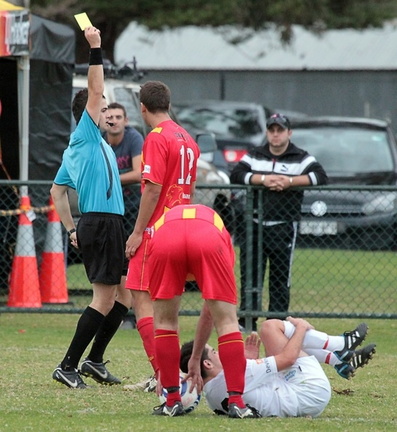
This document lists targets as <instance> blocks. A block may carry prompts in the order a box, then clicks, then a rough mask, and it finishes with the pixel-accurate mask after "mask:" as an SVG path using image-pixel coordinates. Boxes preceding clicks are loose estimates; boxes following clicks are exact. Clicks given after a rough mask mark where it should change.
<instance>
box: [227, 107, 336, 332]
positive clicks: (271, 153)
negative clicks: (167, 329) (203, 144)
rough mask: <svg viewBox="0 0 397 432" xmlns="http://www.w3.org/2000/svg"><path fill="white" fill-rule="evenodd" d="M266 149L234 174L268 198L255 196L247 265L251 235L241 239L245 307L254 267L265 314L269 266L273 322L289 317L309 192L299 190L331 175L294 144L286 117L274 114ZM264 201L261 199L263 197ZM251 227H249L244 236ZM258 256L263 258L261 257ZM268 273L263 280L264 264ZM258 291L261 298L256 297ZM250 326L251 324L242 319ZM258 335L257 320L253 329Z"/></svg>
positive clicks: (254, 280)
mask: <svg viewBox="0 0 397 432" xmlns="http://www.w3.org/2000/svg"><path fill="white" fill-rule="evenodd" d="M266 127H267V131H266V138H267V140H266V141H265V144H264V145H262V146H260V147H255V148H253V149H252V150H250V151H249V152H248V153H247V154H246V155H245V156H244V157H243V158H242V159H241V160H240V162H239V163H238V164H237V165H236V166H235V168H234V169H233V171H232V173H231V176H230V180H231V182H232V183H234V184H245V185H258V186H263V188H264V190H263V193H262V195H259V193H258V192H259V191H258V190H256V191H254V193H255V200H254V218H253V221H252V223H253V243H252V244H253V250H252V260H250V261H249V262H247V258H248V257H247V248H248V247H249V245H248V244H247V242H246V236H245V233H243V234H242V235H241V236H240V242H239V243H240V271H241V304H240V310H242V311H244V310H245V309H246V287H247V274H246V273H247V264H249V265H250V266H251V267H252V287H253V289H254V293H253V304H252V307H253V310H254V311H255V310H258V311H259V310H261V305H262V299H261V298H258V297H259V296H258V293H261V292H262V286H263V279H264V274H265V270H266V263H267V261H269V309H268V311H269V312H272V315H271V316H272V317H273V318H280V319H284V318H285V317H286V316H287V315H288V307H289V301H290V285H291V268H292V259H293V252H294V247H295V240H296V235H297V227H298V221H299V220H300V217H301V216H300V212H301V205H302V200H303V191H302V190H297V189H296V186H311V185H313V186H317V185H323V184H326V183H327V181H328V177H327V174H326V173H325V171H324V169H323V167H322V166H321V165H320V164H319V163H318V162H317V160H316V159H315V158H314V157H313V156H311V155H310V154H309V153H307V152H306V151H305V150H303V149H300V148H298V147H297V146H295V145H294V144H293V143H292V142H291V141H290V138H291V135H292V130H291V124H290V121H289V119H288V118H287V117H286V116H284V115H282V114H279V113H277V114H273V115H272V116H271V117H269V118H268V120H267V123H266ZM260 196H261V197H262V199H259V197H260ZM258 208H261V209H262V211H263V241H262V244H261V245H260V247H258V242H259V239H258ZM245 226H246V222H244V223H243V227H242V229H243V230H244V228H245ZM258 250H259V251H260V252H258ZM261 261H262V272H261V274H260V275H259V277H258V264H259V263H260V262H261ZM255 291H256V292H255ZM240 324H241V325H242V326H245V319H244V318H242V319H240ZM253 330H256V320H255V321H254V324H253Z"/></svg>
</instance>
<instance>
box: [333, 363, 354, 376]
mask: <svg viewBox="0 0 397 432" xmlns="http://www.w3.org/2000/svg"><path fill="white" fill-rule="evenodd" d="M334 369H335V370H336V372H338V374H339V375H340V376H341V377H342V378H344V379H347V380H349V379H350V378H353V377H354V374H355V372H356V369H355V368H354V367H353V366H352V365H351V364H350V363H347V362H342V363H339V364H337V365H335V366H334Z"/></svg>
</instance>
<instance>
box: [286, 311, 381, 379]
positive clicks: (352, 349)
mask: <svg viewBox="0 0 397 432" xmlns="http://www.w3.org/2000/svg"><path fill="white" fill-rule="evenodd" d="M293 322H294V319H293V318H290V319H289V321H283V324H284V332H285V335H286V336H287V337H288V338H290V337H292V335H293V334H294V332H295V326H294V325H293ZM367 332H368V326H367V325H366V324H365V323H361V324H359V325H358V326H357V327H356V328H355V329H354V330H352V331H346V332H344V333H343V334H342V335H339V336H330V335H328V334H326V333H324V332H320V331H318V330H315V329H312V330H309V331H307V332H306V336H305V339H304V341H303V346H302V349H303V350H304V351H305V352H306V353H307V354H309V355H313V356H314V357H316V359H317V360H318V361H319V362H320V363H325V364H329V365H331V366H333V367H334V368H335V370H336V371H337V372H338V374H339V375H340V376H341V377H342V378H346V379H349V378H351V377H352V376H354V373H355V370H356V369H357V368H358V367H363V366H365V365H366V364H368V362H369V360H370V359H372V357H373V354H374V353H375V347H376V345H375V344H369V345H367V346H366V347H364V348H362V349H360V350H356V348H357V347H358V346H359V345H360V344H361V343H362V342H363V340H364V339H365V337H366V335H367Z"/></svg>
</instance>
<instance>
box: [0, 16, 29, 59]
mask: <svg viewBox="0 0 397 432" xmlns="http://www.w3.org/2000/svg"><path fill="white" fill-rule="evenodd" d="M29 26H30V22H29V11H28V10H16V11H14V10H13V11H0V57H2V56H18V55H27V54H29Z"/></svg>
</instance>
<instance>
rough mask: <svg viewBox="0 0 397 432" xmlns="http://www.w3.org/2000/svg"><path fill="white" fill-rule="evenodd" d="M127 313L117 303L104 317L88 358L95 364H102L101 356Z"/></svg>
mask: <svg viewBox="0 0 397 432" xmlns="http://www.w3.org/2000/svg"><path fill="white" fill-rule="evenodd" d="M127 313H128V308H127V307H126V306H124V305H123V304H121V303H119V302H118V301H115V302H114V306H113V308H112V310H111V311H110V312H109V313H108V314H107V315H106V316H105V319H104V320H103V321H102V324H101V326H100V327H99V329H98V331H97V333H96V335H95V339H94V343H93V344H92V348H91V351H90V353H89V354H88V356H87V357H88V358H89V359H90V360H91V361H93V362H95V363H102V362H103V354H104V353H105V350H106V348H107V346H108V345H109V342H110V341H111V340H112V338H113V336H114V334H115V333H116V331H117V329H118V328H119V327H120V324H121V322H122V321H123V319H124V317H125V316H126V315H127Z"/></svg>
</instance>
